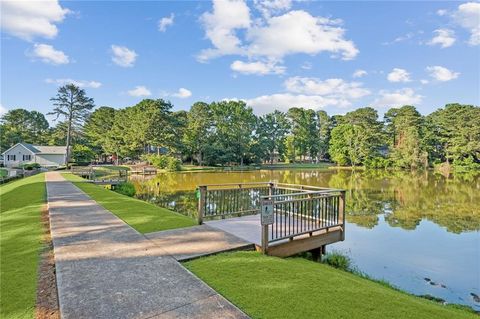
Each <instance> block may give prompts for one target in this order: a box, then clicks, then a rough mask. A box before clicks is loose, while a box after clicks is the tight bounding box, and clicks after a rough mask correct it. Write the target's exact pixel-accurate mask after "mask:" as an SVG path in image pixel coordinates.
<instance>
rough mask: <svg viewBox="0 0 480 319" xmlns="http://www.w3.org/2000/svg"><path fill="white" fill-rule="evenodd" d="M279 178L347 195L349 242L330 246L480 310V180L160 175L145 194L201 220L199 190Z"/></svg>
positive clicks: (420, 290) (421, 290)
mask: <svg viewBox="0 0 480 319" xmlns="http://www.w3.org/2000/svg"><path fill="white" fill-rule="evenodd" d="M270 180H272V181H278V182H284V183H296V184H306V185H314V186H323V187H334V188H343V189H346V190H347V207H346V215H347V226H346V227H347V228H346V239H345V241H344V242H341V243H337V244H334V245H330V246H329V247H328V249H335V250H339V251H342V252H344V253H346V254H348V255H349V256H350V257H351V258H352V260H353V262H354V264H355V266H356V267H358V268H359V269H360V270H361V271H363V272H365V273H367V274H368V275H370V276H372V277H375V278H378V279H385V280H387V281H388V282H390V283H392V284H394V285H396V286H397V287H399V288H401V289H404V290H407V291H409V292H412V293H414V294H419V295H424V294H430V295H433V296H436V297H440V298H442V299H444V300H446V301H448V302H452V303H461V304H467V305H470V306H472V307H473V308H474V309H476V310H480V302H479V300H475V296H480V208H479V204H480V176H478V175H477V176H476V177H475V176H462V177H455V178H445V177H443V176H441V175H435V174H433V173H421V174H413V173H404V172H401V173H385V172H351V171H335V170H262V171H248V172H185V173H166V174H159V175H157V176H155V177H153V178H148V179H143V178H139V179H138V180H136V181H135V185H136V188H137V192H138V196H139V197H140V198H143V199H146V200H149V201H151V202H154V203H156V204H158V205H161V206H164V207H169V208H171V209H174V210H176V211H179V212H181V213H184V214H187V215H191V216H195V214H196V206H197V199H196V198H195V194H194V190H195V188H196V186H197V185H201V184H212V183H234V182H235V183H236V182H259V181H270Z"/></svg>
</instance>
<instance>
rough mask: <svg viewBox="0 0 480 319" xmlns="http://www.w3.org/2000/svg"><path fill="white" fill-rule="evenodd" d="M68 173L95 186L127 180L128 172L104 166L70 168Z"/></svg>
mask: <svg viewBox="0 0 480 319" xmlns="http://www.w3.org/2000/svg"><path fill="white" fill-rule="evenodd" d="M70 172H71V173H72V174H75V175H78V176H80V177H83V178H85V179H87V180H88V181H90V182H92V183H97V184H118V183H122V182H126V181H127V180H128V170H126V169H125V170H123V169H120V170H117V169H111V168H108V167H104V166H71V167H70Z"/></svg>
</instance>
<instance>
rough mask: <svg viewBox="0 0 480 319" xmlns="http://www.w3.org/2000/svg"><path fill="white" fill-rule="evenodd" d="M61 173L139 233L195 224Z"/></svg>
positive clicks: (76, 177)
mask: <svg viewBox="0 0 480 319" xmlns="http://www.w3.org/2000/svg"><path fill="white" fill-rule="evenodd" d="M62 175H63V176H64V177H65V178H66V179H67V180H69V181H72V182H73V183H74V184H75V185H76V186H77V187H78V188H80V189H81V190H82V191H84V192H85V193H87V194H88V195H89V196H90V197H91V198H92V199H93V200H95V201H96V202H97V203H99V204H100V205H102V206H103V207H104V208H105V209H107V210H109V211H111V212H112V213H113V214H115V215H116V216H118V217H119V218H121V219H122V220H123V221H124V222H126V223H127V224H129V225H130V226H132V227H133V228H135V229H136V230H137V231H139V232H140V233H143V234H145V233H151V232H155V231H160V230H167V229H175V228H183V227H189V226H194V225H196V224H197V223H196V221H195V220H193V219H191V218H189V217H187V216H184V215H181V214H178V213H176V212H172V211H170V210H168V209H165V208H161V207H158V206H155V205H153V204H150V203H147V202H144V201H141V200H138V199H135V198H131V197H128V196H125V195H121V194H118V193H116V192H112V191H111V190H108V189H105V188H104V187H102V186H98V185H94V184H91V183H86V182H85V181H84V179H82V178H81V177H78V176H76V175H73V174H70V173H63V174H62Z"/></svg>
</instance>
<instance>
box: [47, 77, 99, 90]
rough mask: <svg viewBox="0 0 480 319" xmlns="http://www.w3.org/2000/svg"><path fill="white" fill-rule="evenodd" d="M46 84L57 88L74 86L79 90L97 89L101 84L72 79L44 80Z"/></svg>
mask: <svg viewBox="0 0 480 319" xmlns="http://www.w3.org/2000/svg"><path fill="white" fill-rule="evenodd" d="M45 82H46V83H50V84H56V85H59V86H62V85H66V84H74V85H76V86H78V87H81V88H92V89H98V88H99V87H101V86H102V83H100V82H97V81H85V80H73V79H45Z"/></svg>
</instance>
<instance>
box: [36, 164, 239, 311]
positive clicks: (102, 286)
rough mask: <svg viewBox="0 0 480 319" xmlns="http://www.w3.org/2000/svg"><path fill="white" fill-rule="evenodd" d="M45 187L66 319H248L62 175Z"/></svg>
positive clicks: (53, 175)
mask: <svg viewBox="0 0 480 319" xmlns="http://www.w3.org/2000/svg"><path fill="white" fill-rule="evenodd" d="M46 180H47V193H48V204H49V210H50V223H51V233H52V238H53V245H54V251H55V263H56V273H57V284H58V294H59V303H60V312H61V316H62V318H64V319H65V318H66V319H68V318H152V317H154V318H246V315H245V314H244V313H243V312H241V311H240V310H238V309H237V308H236V307H235V306H233V305H232V304H230V303H229V302H228V301H227V300H226V299H224V298H223V297H221V296H220V295H218V294H217V293H216V292H215V291H214V290H212V289H211V288H210V287H208V286H207V285H206V284H204V283H203V282H202V281H201V280H199V279H198V278H197V277H195V276H194V275H193V274H192V273H190V272H189V271H187V270H186V269H185V268H183V267H182V266H181V265H180V264H179V263H178V262H177V261H176V260H175V259H174V258H173V257H171V256H169V255H168V254H167V253H166V252H165V251H164V250H162V249H161V248H159V247H157V246H155V245H154V244H153V243H152V242H151V241H149V240H148V239H146V238H145V237H144V236H143V235H141V234H140V233H138V232H137V231H135V230H134V229H133V228H131V227H130V226H129V225H127V224H126V223H125V222H123V221H122V220H121V219H119V218H117V217H116V216H115V215H113V214H112V213H110V212H109V211H107V210H106V209H105V208H103V207H102V206H100V205H99V204H98V203H97V202H95V201H93V200H91V198H90V197H88V196H87V195H86V194H85V193H84V192H82V191H81V190H80V189H78V188H77V187H76V186H74V185H73V184H72V183H71V182H69V181H66V180H65V179H64V178H63V177H62V176H61V175H60V174H59V173H57V172H50V173H47V175H46Z"/></svg>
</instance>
